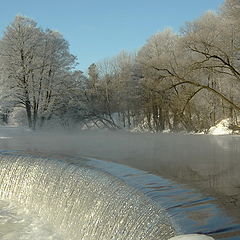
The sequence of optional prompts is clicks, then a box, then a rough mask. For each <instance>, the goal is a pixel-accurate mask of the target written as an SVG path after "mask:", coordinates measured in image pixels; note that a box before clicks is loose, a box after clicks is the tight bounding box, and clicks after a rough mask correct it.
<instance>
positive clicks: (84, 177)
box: [0, 155, 175, 240]
mask: <svg viewBox="0 0 240 240" xmlns="http://www.w3.org/2000/svg"><path fill="white" fill-rule="evenodd" d="M0 166H1V167H0V199H1V200H7V201H10V202H12V203H14V204H18V205H19V206H21V207H23V208H25V209H27V211H28V212H29V213H31V214H33V215H36V216H39V217H40V218H41V219H42V220H43V221H45V222H48V223H49V224H50V225H51V227H52V228H53V229H54V231H56V232H59V233H60V234H61V236H63V239H68V240H75V239H78V240H79V239H84V240H96V239H98V240H101V239H102V240H108V239H118V240H120V239H122V240H123V239H124V240H126V239H134V240H137V239H147V240H151V239H152V240H153V239H155V240H157V239H159V240H167V239H169V238H171V237H172V236H174V235H175V230H174V228H173V226H172V224H171V221H170V219H169V218H168V217H167V215H166V213H165V211H164V209H161V208H159V206H156V205H155V204H154V203H153V202H152V200H150V199H149V198H147V197H146V196H144V195H143V194H142V193H139V192H138V191H137V190H136V189H134V188H133V187H130V186H128V185H127V184H126V183H124V182H123V181H122V180H120V179H119V178H117V177H114V176H112V175H111V174H109V173H106V172H104V171H100V170H97V169H95V168H93V167H84V166H83V167H82V166H80V165H76V164H72V163H67V162H64V161H60V160H52V159H51V160H50V159H45V158H31V157H29V156H9V155H2V156H1V155H0Z"/></svg>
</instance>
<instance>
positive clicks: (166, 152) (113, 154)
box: [0, 132, 240, 240]
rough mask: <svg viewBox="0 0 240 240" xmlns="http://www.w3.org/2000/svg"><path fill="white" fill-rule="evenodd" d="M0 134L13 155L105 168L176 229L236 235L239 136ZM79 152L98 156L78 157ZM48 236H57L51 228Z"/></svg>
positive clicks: (227, 237)
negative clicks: (157, 208) (161, 210)
mask: <svg viewBox="0 0 240 240" xmlns="http://www.w3.org/2000/svg"><path fill="white" fill-rule="evenodd" d="M3 137H4V138H2V139H0V146H1V147H0V148H2V149H9V150H10V152H11V153H12V150H18V151H20V152H21V154H22V153H23V152H31V154H32V155H36V154H37V153H39V155H41V156H52V157H56V158H58V159H64V160H67V161H69V162H72V163H74V164H80V165H81V166H90V167H94V168H97V169H100V170H103V171H105V172H106V171H107V172H109V173H110V174H111V175H113V176H116V177H118V178H120V179H121V180H122V181H124V182H126V183H127V184H128V185H130V186H132V187H133V188H134V189H137V190H139V191H140V192H142V193H144V194H145V195H146V196H147V197H150V198H151V199H152V200H153V201H154V202H155V204H157V205H159V206H161V207H163V208H164V209H165V210H166V211H167V214H168V215H169V216H170V218H171V219H172V221H173V222H174V223H176V226H178V227H179V229H178V228H177V227H176V228H177V229H178V230H177V231H179V232H183V233H207V234H210V235H211V236H214V237H215V239H224V240H239V239H240V210H239V209H240V174H239V173H240V158H239V155H240V138H239V137H234V136H220V137H215V136H184V135H180V136H179V135H178V136H174V135H155V134H153V135H150V134H125V133H124V134H123V133H120V134H116V133H98V132H97V133H90V134H89V133H86V132H84V133H82V135H81V136H80V137H79V136H78V135H67V136H64V135H61V134H56V136H54V135H48V134H43V135H41V136H39V134H30V135H26V136H24V137H22V136H15V135H14V134H12V137H13V138H9V139H7V138H6V137H5V136H3ZM81 156H86V157H87V156H91V157H95V158H97V159H94V158H89V157H88V158H86V157H85V158H82V159H81V160H79V159H80V157H81ZM98 159H104V160H107V161H108V162H106V161H100V160H98ZM109 161H111V162H109ZM112 162H117V163H121V164H126V165H129V166H131V167H135V168H138V169H142V170H146V171H147V172H146V171H142V170H137V169H134V168H131V167H126V166H124V165H119V164H117V163H112ZM153 173H155V174H158V175H161V176H162V177H160V176H156V175H154V174H153ZM170 179H171V180H170ZM24 221H25V220H24ZM40 226H41V224H40ZM43 226H44V225H43ZM43 229H45V227H43ZM47 232H48V231H47ZM48 234H49V237H56V236H53V235H52V233H51V231H50V232H48ZM26 239H27V238H26ZM50 239H51V238H50ZM53 239H55V238H53Z"/></svg>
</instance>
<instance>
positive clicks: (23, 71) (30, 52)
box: [0, 0, 240, 132]
mask: <svg viewBox="0 0 240 240" xmlns="http://www.w3.org/2000/svg"><path fill="white" fill-rule="evenodd" d="M0 64H1V82H2V84H1V91H2V93H1V103H0V105H1V109H2V118H3V120H4V121H5V122H7V121H8V117H9V115H11V116H15V117H16V118H17V119H20V118H21V114H20V113H19V112H21V111H20V110H19V109H21V108H23V109H24V111H25V112H26V119H27V122H28V125H29V127H30V128H32V129H35V128H36V127H43V126H44V125H48V124H49V123H51V122H55V123H56V122H58V123H59V124H60V125H62V126H64V127H71V126H74V125H76V124H77V125H78V126H79V125H80V126H86V127H91V126H93V125H94V126H97V127H108V128H113V129H116V128H131V129H132V128H134V127H142V128H146V129H148V130H152V131H163V130H166V129H168V130H170V131H181V130H186V131H195V132H198V131H205V130H207V129H209V128H210V127H211V126H213V125H215V124H216V123H217V122H218V121H220V120H221V119H224V118H229V119H230V120H231V122H232V125H238V124H239V122H238V121H239V118H238V117H239V111H240V96H239V93H240V1H239V0H226V1H225V2H224V4H223V6H222V7H221V9H220V10H219V11H218V12H217V13H215V12H207V13H206V14H204V15H203V16H201V17H200V18H199V19H197V20H196V21H193V22H189V23H186V24H185V25H184V26H183V27H182V29H181V30H180V33H174V32H173V31H171V30H169V29H167V30H165V31H163V32H159V33H157V34H155V35H153V36H152V37H151V38H150V39H149V40H148V41H147V43H146V44H145V45H144V46H143V47H142V48H141V49H140V50H139V51H138V52H136V53H134V54H132V53H126V52H121V53H120V54H119V55H118V56H116V57H113V58H110V59H106V60H104V61H102V62H100V63H97V64H92V65H91V66H90V67H89V69H88V75H87V76H85V75H84V74H83V73H82V72H81V71H76V70H75V68H74V67H75V66H76V58H75V57H74V56H72V55H71V54H70V53H69V48H68V43H67V42H66V40H64V38H63V37H62V36H61V34H59V33H58V32H55V31H51V30H42V29H41V28H39V27H38V26H37V24H36V22H34V21H33V20H31V19H28V18H26V17H22V16H17V17H16V19H15V20H14V22H13V23H12V24H11V25H10V26H9V27H8V28H7V29H6V31H5V34H4V36H3V38H2V40H1V41H0ZM16 109H17V110H18V111H16ZM17 113H18V114H17ZM23 119H24V117H23Z"/></svg>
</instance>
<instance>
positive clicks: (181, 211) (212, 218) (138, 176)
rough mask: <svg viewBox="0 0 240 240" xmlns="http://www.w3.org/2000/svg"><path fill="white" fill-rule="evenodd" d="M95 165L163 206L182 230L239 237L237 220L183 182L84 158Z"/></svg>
mask: <svg viewBox="0 0 240 240" xmlns="http://www.w3.org/2000/svg"><path fill="white" fill-rule="evenodd" d="M88 160H89V161H88V162H87V165H90V166H95V167H98V168H100V169H103V170H105V171H108V172H110V173H111V174H113V175H115V176H118V177H119V178H121V179H122V180H124V181H126V182H127V183H128V184H130V185H132V186H134V187H136V188H138V189H140V190H141V191H142V192H144V193H145V194H146V195H147V196H149V197H151V198H152V199H153V200H154V201H155V202H156V203H159V204H160V205H161V206H163V207H164V208H165V209H166V210H167V212H168V214H169V216H170V217H172V218H173V219H174V221H175V222H176V224H177V225H178V226H180V227H181V230H182V231H183V232H184V233H186V234H187V233H204V234H210V235H211V236H213V237H214V238H215V239H229V240H230V239H231V240H237V239H239V238H240V224H239V222H238V221H236V220H235V219H234V218H231V217H230V216H228V214H226V213H224V211H223V210H222V209H221V208H220V207H219V206H218V204H217V201H216V200H215V199H214V198H213V197H210V196H206V195H203V194H201V193H199V192H198V191H196V190H193V189H191V188H189V187H188V186H186V185H179V184H176V183H174V182H173V181H170V180H167V179H164V178H162V177H159V176H156V175H153V174H150V173H147V172H145V171H140V170H137V169H133V168H129V167H126V166H123V165H119V164H115V163H109V162H104V161H100V160H97V159H93V158H90V159H88Z"/></svg>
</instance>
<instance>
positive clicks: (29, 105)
mask: <svg viewBox="0 0 240 240" xmlns="http://www.w3.org/2000/svg"><path fill="white" fill-rule="evenodd" d="M0 50H1V52H0V58H1V63H2V71H3V86H4V91H5V100H7V101H9V102H12V103H13V105H14V106H18V107H24V108H25V110H26V113H27V119H28V125H29V127H30V128H32V129H35V128H36V125H37V123H38V122H41V123H40V124H42V123H43V121H45V120H46V119H47V118H50V117H51V115H52V112H53V111H54V110H55V108H56V101H57V99H58V98H59V97H60V94H61V91H62V88H63V87H66V80H67V79H68V75H69V71H70V70H71V68H72V66H73V65H74V63H75V57H74V56H72V55H71V54H70V53H69V48H68V43H67V41H66V40H65V39H64V38H63V37H62V35H61V34H59V33H58V32H55V31H51V30H46V31H43V30H42V29H40V28H39V27H38V26H37V23H36V22H35V21H33V20H32V19H30V18H27V17H24V16H17V17H16V18H15V20H14V21H13V23H12V24H10V25H9V26H8V27H7V29H6V31H5V33H4V36H3V38H2V40H1V42H0ZM63 83H65V84H63Z"/></svg>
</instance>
